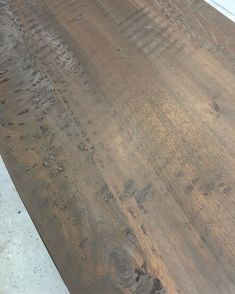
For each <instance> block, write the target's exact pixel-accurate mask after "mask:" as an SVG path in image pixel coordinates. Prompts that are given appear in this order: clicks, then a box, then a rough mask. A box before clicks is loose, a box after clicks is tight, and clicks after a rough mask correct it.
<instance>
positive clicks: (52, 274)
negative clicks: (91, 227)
mask: <svg viewBox="0 0 235 294" xmlns="http://www.w3.org/2000/svg"><path fill="white" fill-rule="evenodd" d="M68 293H69V291H68V289H67V288H66V286H65V284H64V282H63V280H62V278H61V276H60V275H59V273H58V271H57V269H56V267H55V265H54V263H53V261H52V259H51V257H50V255H49V253H48V252H47V250H46V247H45V246H44V244H43V242H42V240H41V238H40V236H39V234H38V232H37V230H36V228H35V226H34V224H33V222H32V220H31V218H30V216H29V214H28V212H27V210H26V209H25V207H24V204H23V202H22V201H21V198H20V197H19V195H18V193H17V191H16V189H15V186H14V184H13V182H12V180H11V178H10V175H9V173H8V171H7V169H6V167H5V165H4V162H3V160H2V158H1V157H0V294H68Z"/></svg>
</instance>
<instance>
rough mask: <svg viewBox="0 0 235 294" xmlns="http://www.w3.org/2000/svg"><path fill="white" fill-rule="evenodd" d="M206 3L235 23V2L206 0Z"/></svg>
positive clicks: (229, 0)
mask: <svg viewBox="0 0 235 294" xmlns="http://www.w3.org/2000/svg"><path fill="white" fill-rule="evenodd" d="M206 2H207V3H209V4H210V5H211V6H213V7H214V8H216V9H217V10H218V11H219V12H221V13H222V14H224V15H225V16H227V17H228V18H229V19H231V20H232V21H233V22H235V0H206Z"/></svg>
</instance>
